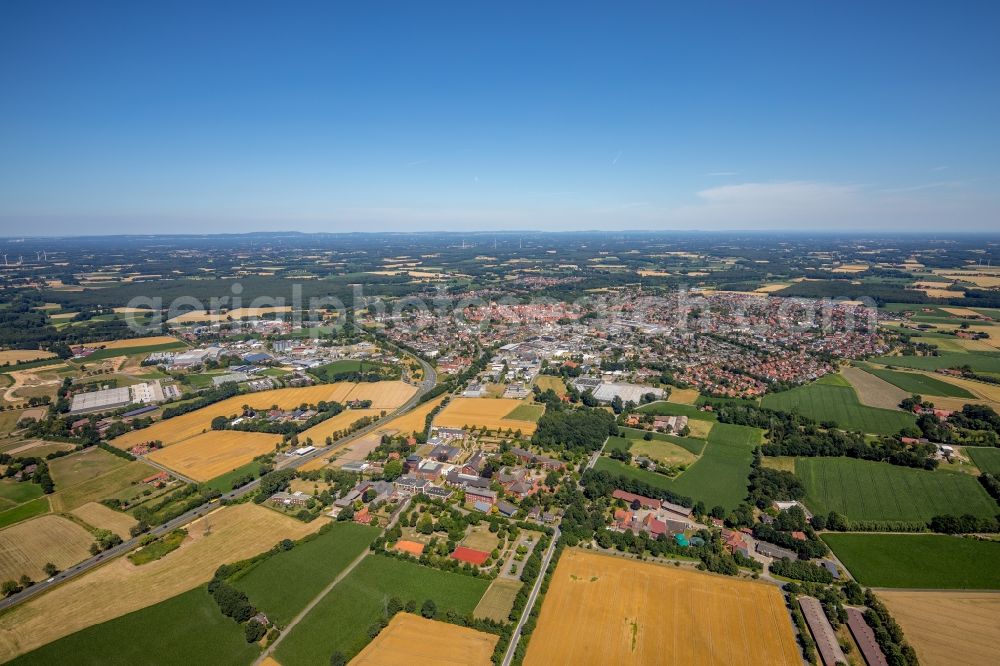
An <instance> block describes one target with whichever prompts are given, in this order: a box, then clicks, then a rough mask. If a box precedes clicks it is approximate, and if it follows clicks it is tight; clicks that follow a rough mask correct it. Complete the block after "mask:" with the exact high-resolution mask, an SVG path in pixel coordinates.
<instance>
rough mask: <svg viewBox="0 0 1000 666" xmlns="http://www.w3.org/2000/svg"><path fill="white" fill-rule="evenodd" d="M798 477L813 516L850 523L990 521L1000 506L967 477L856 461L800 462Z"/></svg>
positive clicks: (822, 459) (851, 459)
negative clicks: (949, 517) (948, 518)
mask: <svg viewBox="0 0 1000 666" xmlns="http://www.w3.org/2000/svg"><path fill="white" fill-rule="evenodd" d="M795 473H796V475H797V476H798V477H799V478H800V479H802V483H803V484H804V485H805V487H806V504H807V505H808V506H809V508H810V509H812V511H813V512H814V513H818V514H826V513H829V512H830V511H836V512H837V513H842V514H844V515H845V516H847V517H848V518H849V519H851V520H896V521H928V520H930V519H931V518H933V517H934V516H936V515H941V514H954V515H956V516H959V515H962V514H965V513H971V514H973V515H975V516H980V517H984V518H985V517H991V516H993V515H995V514H996V513H997V505H996V502H994V501H993V499H992V498H991V497H990V496H989V495H988V494H986V491H985V490H983V487H982V486H980V485H979V482H978V481H976V479H975V478H973V477H972V476H970V475H968V474H948V473H945V472H928V471H926V470H922V469H913V468H910V467H900V466H898V465H890V464H889V463H883V462H871V461H867V460H856V459H854V458H798V459H797V460H796V461H795Z"/></svg>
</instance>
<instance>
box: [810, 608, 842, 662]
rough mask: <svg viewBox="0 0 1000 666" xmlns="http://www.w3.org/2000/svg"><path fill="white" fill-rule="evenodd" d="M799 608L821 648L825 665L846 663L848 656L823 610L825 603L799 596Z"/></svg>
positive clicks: (818, 646)
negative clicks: (845, 654)
mask: <svg viewBox="0 0 1000 666" xmlns="http://www.w3.org/2000/svg"><path fill="white" fill-rule="evenodd" d="M799 608H801V609H802V615H803V616H804V617H805V618H806V624H808V625H809V633H811V634H812V635H813V639H814V640H815V641H816V647H817V649H819V656H820V657H821V658H822V659H823V664H824V666H837V664H846V663H847V657H846V656H844V651H843V650H842V649H841V648H840V643H839V642H837V634H835V633H834V631H833V627H832V626H831V625H830V621H829V620H828V619H827V618H826V613H825V612H823V605H822V604H821V603H820V602H819V600H818V599H816V598H815V597H799Z"/></svg>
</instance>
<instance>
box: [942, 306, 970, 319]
mask: <svg viewBox="0 0 1000 666" xmlns="http://www.w3.org/2000/svg"><path fill="white" fill-rule="evenodd" d="M941 309H942V310H944V311H945V312H947V313H948V314H950V315H955V316H956V317H978V316H979V313H978V312H976V311H975V310H970V309H969V308H941Z"/></svg>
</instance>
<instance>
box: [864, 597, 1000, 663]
mask: <svg viewBox="0 0 1000 666" xmlns="http://www.w3.org/2000/svg"><path fill="white" fill-rule="evenodd" d="M878 597H879V599H881V600H882V602H883V603H885V605H886V606H887V607H888V608H889V612H890V613H892V617H893V619H895V620H896V622H898V623H899V626H900V627H902V629H903V633H904V634H905V635H906V640H907V642H908V643H910V645H912V646H913V649H914V650H916V651H917V658H918V659H920V663H921V664H925V665H926V666H953V665H954V666H979V665H980V664H995V663H997V661H998V660H1000V648H998V646H1000V622H998V621H997V618H1000V593H997V592H957V591H953V590H950V591H942V592H934V591H919V592H917V591H905V590H882V591H880V592H879V593H878Z"/></svg>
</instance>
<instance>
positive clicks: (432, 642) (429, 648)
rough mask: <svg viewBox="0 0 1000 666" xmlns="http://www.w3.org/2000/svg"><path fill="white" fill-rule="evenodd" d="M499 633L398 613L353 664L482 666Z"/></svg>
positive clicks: (489, 654)
mask: <svg viewBox="0 0 1000 666" xmlns="http://www.w3.org/2000/svg"><path fill="white" fill-rule="evenodd" d="M499 638H500V637H499V636H495V635H493V634H487V633H484V632H482V631H476V630H475V629H469V628H468V627H459V626H457V625H454V624H448V623H446V622H438V621H436V620H428V619H426V618H423V617H420V616H417V615H412V614H410V613H397V614H396V615H395V616H393V618H392V621H390V622H389V626H387V627H386V628H385V629H383V630H382V631H381V632H380V633H379V635H378V636H376V637H375V640H373V641H372V642H371V643H369V644H368V645H366V646H365V649H364V650H362V651H361V652H360V653H358V656H356V657H355V658H354V659H352V660H351V663H350V666H397V665H398V666H436V665H437V664H444V665H448V664H454V665H455V666H465V665H466V664H468V665H469V666H476V665H477V664H481V665H483V666H485V665H487V664H490V663H491V661H490V658H491V656H492V655H493V647H494V646H495V645H496V643H497V641H498V640H499Z"/></svg>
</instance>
